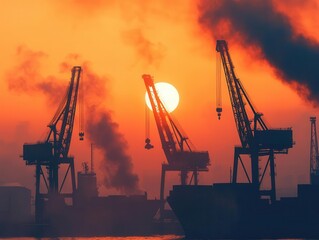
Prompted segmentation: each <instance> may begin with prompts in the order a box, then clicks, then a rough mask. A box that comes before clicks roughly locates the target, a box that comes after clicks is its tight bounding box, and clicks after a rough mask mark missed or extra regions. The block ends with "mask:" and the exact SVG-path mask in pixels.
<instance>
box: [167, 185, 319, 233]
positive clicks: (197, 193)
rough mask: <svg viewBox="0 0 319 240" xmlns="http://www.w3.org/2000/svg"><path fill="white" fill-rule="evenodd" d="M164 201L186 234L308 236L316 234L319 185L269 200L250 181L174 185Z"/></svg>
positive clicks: (302, 187) (318, 221)
mask: <svg viewBox="0 0 319 240" xmlns="http://www.w3.org/2000/svg"><path fill="white" fill-rule="evenodd" d="M167 200H168V203H169V204H170V206H171V208H172V209H173V211H174V213H175V215H176V216H177V218H178V220H179V222H180V224H181V225H182V228H183V230H184V233H185V236H186V237H187V238H216V239H217V238H218V239H221V238H255V239H257V238H299V237H302V238H310V237H312V238H313V237H318V236H319V219H318V217H317V215H318V213H319V208H318V207H317V206H316V205H317V203H318V200H319V186H314V187H313V186H310V187H309V185H300V186H299V187H298V197H296V198H283V199H281V200H280V201H276V202H274V203H273V204H270V203H269V202H268V200H260V199H259V197H258V192H257V191H256V190H255V189H254V188H253V187H252V185H251V184H214V185H208V186H174V188H173V190H172V191H171V192H170V195H169V197H168V199H167Z"/></svg>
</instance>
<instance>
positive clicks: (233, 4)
mask: <svg viewBox="0 0 319 240" xmlns="http://www.w3.org/2000/svg"><path fill="white" fill-rule="evenodd" d="M273 4H274V1H264V0H254V1H249V2H247V1H239V0H221V1H209V0H201V1H200V5H199V9H200V19H199V22H200V24H202V26H203V27H204V28H205V29H208V30H209V31H210V32H211V34H212V35H213V37H214V38H215V39H217V38H220V37H221V36H222V38H224V39H226V40H227V39H229V38H231V36H236V37H237V36H239V38H238V40H240V41H242V44H243V46H244V47H247V46H256V47H257V48H259V49H260V51H261V56H260V57H261V58H265V59H266V60H267V61H268V62H269V63H270V64H271V65H272V66H273V67H274V68H275V71H276V74H277V75H278V76H279V77H280V78H282V79H283V81H285V82H286V83H288V84H290V86H292V87H293V88H295V90H296V91H297V92H298V93H299V95H301V96H302V97H303V98H304V99H305V100H309V101H311V102H313V103H315V104H319V84H318V81H319V75H318V73H317V68H318V66H319V44H318V43H316V42H315V41H314V40H311V39H309V38H307V37H305V36H302V35H297V34H296V33H295V32H294V29H293V26H292V25H291V23H290V22H289V19H288V17H287V16H285V15H284V14H282V13H280V12H278V11H277V10H276V9H275V6H274V5H273ZM302 4H303V2H302V1H300V5H301V7H302ZM221 26H223V27H222V28H221ZM228 27H229V28H228ZM225 28H228V29H226V30H225ZM218 29H219V30H220V31H218Z"/></svg>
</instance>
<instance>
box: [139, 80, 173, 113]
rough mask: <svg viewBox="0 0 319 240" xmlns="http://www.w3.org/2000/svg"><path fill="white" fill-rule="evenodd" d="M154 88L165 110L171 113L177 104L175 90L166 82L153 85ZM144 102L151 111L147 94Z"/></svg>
mask: <svg viewBox="0 0 319 240" xmlns="http://www.w3.org/2000/svg"><path fill="white" fill-rule="evenodd" d="M155 88H156V91H157V93H158V96H159V98H160V100H161V101H162V103H163V104H164V107H165V108H166V110H167V111H168V112H173V111H174V110H175V109H176V108H177V106H178V103H179V94H178V91H177V90H176V88H175V87H174V86H173V85H171V84H169V83H166V82H158V83H155ZM145 102H146V105H147V106H148V108H149V109H151V110H152V106H151V102H150V99H149V98H148V95H147V92H146V93H145Z"/></svg>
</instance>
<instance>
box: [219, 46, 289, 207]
mask: <svg viewBox="0 0 319 240" xmlns="http://www.w3.org/2000/svg"><path fill="white" fill-rule="evenodd" d="M216 51H217V52H218V53H219V55H220V58H221V63H222V65H223V68H224V73H225V77H226V82H227V87H228V92H229V96H230V101H231V106H232V111H233V115H234V119H235V124H236V128H237V132H238V135H239V138H240V141H241V146H240V147H235V153H234V167H233V171H234V172H233V176H232V182H233V183H236V182H237V173H238V165H239V164H240V165H241V166H242V168H243V170H244V173H245V176H246V178H247V180H248V182H249V183H252V184H253V185H254V186H255V188H256V189H257V190H258V192H259V194H260V196H266V197H269V198H270V200H271V201H272V202H273V201H275V200H276V185H275V154H287V153H288V149H289V148H291V147H292V145H293V140H292V129H268V127H267V125H266V123H265V122H264V120H263V118H262V116H263V115H262V114H261V113H259V112H257V111H256V110H255V108H254V106H253V104H252V101H251V100H250V99H249V97H248V94H247V92H246V90H245V88H244V87H243V84H242V82H241V81H240V80H239V78H237V76H236V74H235V70H234V65H233V62H232V60H231V57H230V53H229V50H228V45H227V42H226V41H225V40H217V44H216ZM217 73H218V70H217ZM216 82H217V85H218V84H219V82H220V79H218V74H217V79H216ZM217 90H220V88H219V87H217ZM217 96H220V93H218V94H217ZM220 102H221V101H220ZM217 104H218V103H217ZM216 110H217V113H218V117H220V114H221V111H222V108H221V105H218V106H217V108H216ZM242 155H248V156H249V157H250V168H251V170H250V174H249V171H247V169H246V168H247V167H246V165H247V164H246V165H245V164H244V161H243V160H242V158H241V156H242ZM261 157H268V159H267V160H266V162H265V163H264V165H263V169H260V168H261V164H260V161H262V158H261ZM267 169H269V171H270V184H269V185H270V186H268V189H261V188H262V186H261V185H262V183H263V180H264V176H265V173H266V170H267ZM260 170H262V172H260Z"/></svg>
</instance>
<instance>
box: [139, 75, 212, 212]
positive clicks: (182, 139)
mask: <svg viewBox="0 0 319 240" xmlns="http://www.w3.org/2000/svg"><path fill="white" fill-rule="evenodd" d="M142 78H143V80H144V83H145V87H146V91H147V94H148V97H149V100H150V103H151V107H152V109H153V114H154V118H155V122H156V126H157V130H158V133H159V136H160V140H161V143H162V148H163V151H164V154H165V157H166V159H167V163H163V164H162V174H161V188H160V200H161V202H162V206H161V209H160V216H161V218H162V216H163V214H162V213H163V210H164V187H165V174H166V172H167V171H178V172H180V180H181V184H182V185H186V184H188V183H187V177H188V176H187V175H188V172H192V173H193V174H192V178H191V180H190V182H189V183H192V180H194V181H193V182H194V185H197V184H198V172H200V171H208V165H209V161H210V160H209V155H208V152H207V151H206V152H198V151H193V150H192V149H191V145H190V143H189V140H188V137H186V136H185V135H184V134H183V133H182V132H181V131H180V130H179V129H178V127H177V125H176V123H175V122H174V121H173V120H172V117H171V116H170V114H169V113H168V111H167V110H166V108H165V106H164V104H163V103H162V101H161V100H160V98H159V95H158V92H157V90H156V88H155V85H154V81H153V78H152V77H151V76H150V75H148V74H144V75H143V76H142ZM145 143H146V145H145V148H146V149H151V148H153V146H152V145H151V144H150V139H149V138H147V139H146V140H145Z"/></svg>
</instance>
